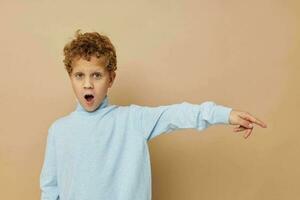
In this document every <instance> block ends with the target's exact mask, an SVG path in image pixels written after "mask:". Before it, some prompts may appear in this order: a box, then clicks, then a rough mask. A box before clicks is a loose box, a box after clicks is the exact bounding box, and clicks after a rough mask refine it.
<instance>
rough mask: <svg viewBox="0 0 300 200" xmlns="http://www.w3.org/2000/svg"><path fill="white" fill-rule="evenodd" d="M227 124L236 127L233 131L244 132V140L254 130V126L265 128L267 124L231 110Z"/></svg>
mask: <svg viewBox="0 0 300 200" xmlns="http://www.w3.org/2000/svg"><path fill="white" fill-rule="evenodd" d="M229 124H231V125H237V126H236V127H235V128H234V129H233V131H234V132H240V131H244V130H246V131H245V135H244V138H245V139H247V138H248V137H249V136H250V135H251V132H252V130H253V128H254V124H257V125H259V126H261V127H262V128H267V124H265V123H264V122H262V121H261V120H259V119H257V118H255V117H253V116H252V115H251V114H250V113H248V112H244V111H238V110H232V111H231V112H230V116H229Z"/></svg>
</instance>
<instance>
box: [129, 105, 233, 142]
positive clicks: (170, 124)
mask: <svg viewBox="0 0 300 200" xmlns="http://www.w3.org/2000/svg"><path fill="white" fill-rule="evenodd" d="M131 106H132V108H133V109H134V113H135V117H137V118H136V122H137V123H138V128H139V131H141V132H142V133H143V136H144V138H145V139H146V140H147V141H148V140H151V139H152V138H154V137H156V136H158V135H160V134H161V133H169V132H171V131H174V130H179V129H188V128H194V129H196V130H198V131H201V130H203V129H206V128H208V127H209V126H211V125H214V124H229V115H230V112H231V110H232V108H229V107H226V106H223V105H217V104H216V103H214V102H212V101H206V102H203V103H201V104H191V103H188V102H183V103H179V104H171V105H163V106H158V107H149V106H139V105H134V104H133V105H131Z"/></svg>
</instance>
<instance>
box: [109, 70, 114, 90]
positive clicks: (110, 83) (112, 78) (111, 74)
mask: <svg viewBox="0 0 300 200" xmlns="http://www.w3.org/2000/svg"><path fill="white" fill-rule="evenodd" d="M109 74H110V80H109V87H111V86H112V85H113V83H114V80H115V78H116V72H115V71H112V72H110V73H109Z"/></svg>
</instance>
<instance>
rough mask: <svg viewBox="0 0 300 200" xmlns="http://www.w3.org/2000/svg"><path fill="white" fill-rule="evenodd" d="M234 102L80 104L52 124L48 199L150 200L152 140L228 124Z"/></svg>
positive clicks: (43, 177)
mask: <svg viewBox="0 0 300 200" xmlns="http://www.w3.org/2000/svg"><path fill="white" fill-rule="evenodd" d="M231 109H232V108H229V107H225V106H222V105H217V104H215V103H214V102H212V101H207V102H203V103H201V104H199V105H198V104H190V103H187V102H183V103H179V104H172V105H163V106H157V107H148V106H139V105H135V104H131V105H129V106H118V105H110V104H109V102H108V96H106V97H105V98H104V100H103V101H102V103H101V104H100V106H99V107H98V109H97V110H95V111H93V112H88V111H86V110H85V109H84V108H83V107H82V106H81V105H80V104H79V102H78V101H77V106H76V109H75V110H74V111H73V112H71V113H70V114H68V115H66V116H63V117H61V118H59V119H57V120H55V121H54V122H53V123H52V124H51V126H50V127H49V130H48V136H47V144H46V149H45V158H44V162H43V166H42V169H41V173H40V189H41V199H42V200H57V199H59V200H150V199H151V166H150V159H149V158H150V157H149V150H148V145H147V141H149V140H151V139H152V138H154V137H156V136H158V135H160V134H162V133H169V132H171V131H174V130H179V129H187V128H194V129H196V130H198V131H201V130H203V129H205V128H207V127H209V126H210V125H213V124H228V123H229V113H230V111H231Z"/></svg>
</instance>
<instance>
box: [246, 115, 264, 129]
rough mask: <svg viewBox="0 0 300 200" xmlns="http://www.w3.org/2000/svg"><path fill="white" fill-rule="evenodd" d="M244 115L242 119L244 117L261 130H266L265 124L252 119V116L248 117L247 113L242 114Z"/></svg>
mask: <svg viewBox="0 0 300 200" xmlns="http://www.w3.org/2000/svg"><path fill="white" fill-rule="evenodd" d="M244 114H245V115H244V116H243V117H245V119H247V120H249V121H251V122H253V123H255V124H257V125H259V126H261V127H263V128H267V124H265V123H264V122H263V121H261V120H259V119H257V118H255V117H253V116H252V115H250V114H249V113H244Z"/></svg>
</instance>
